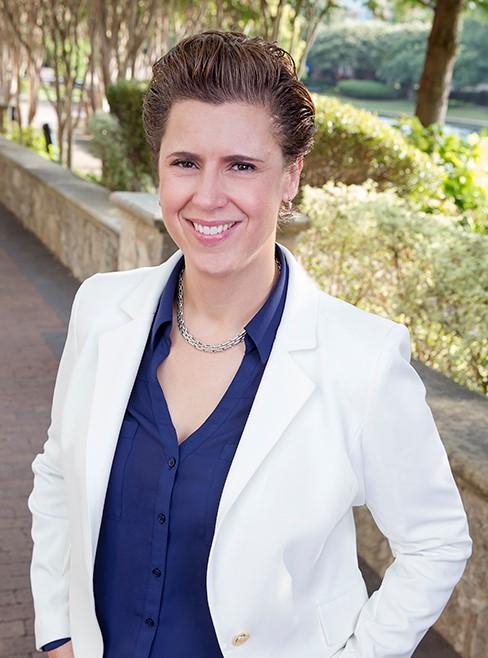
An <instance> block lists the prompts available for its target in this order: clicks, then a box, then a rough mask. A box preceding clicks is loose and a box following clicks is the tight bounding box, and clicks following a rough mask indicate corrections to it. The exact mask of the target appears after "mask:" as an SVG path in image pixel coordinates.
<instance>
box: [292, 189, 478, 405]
mask: <svg viewBox="0 0 488 658" xmlns="http://www.w3.org/2000/svg"><path fill="white" fill-rule="evenodd" d="M302 209H303V211H304V212H305V213H306V214H307V215H308V216H309V217H310V220H311V227H310V229H308V230H307V231H305V232H304V233H302V234H300V237H299V242H298V244H297V246H296V249H295V252H296V255H297V256H298V257H299V258H300V260H301V262H302V264H303V265H304V266H305V267H306V269H307V270H308V272H309V273H310V274H311V276H313V278H314V279H315V280H316V281H317V282H318V283H319V285H320V286H321V288H323V289H324V290H325V291H326V292H327V293H329V294H332V295H335V296H337V297H340V298H343V299H345V300H346V301H349V302H350V303H352V304H355V305H357V306H359V307H361V308H363V309H365V310H368V311H370V312H373V313H378V314H380V315H385V316H387V317H389V318H392V319H394V320H396V321H398V322H403V323H405V324H406V325H407V326H408V328H409V329H410V332H411V336H412V347H413V355H414V356H415V357H416V358H418V359H420V360H421V361H422V362H424V363H426V364H428V365H430V366H432V367H433V368H435V369H437V370H439V371H441V372H443V373H444V374H445V375H447V376H449V377H452V378H453V379H455V380H456V381H458V382H459V383H460V384H462V385H465V386H468V387H469V388H471V389H473V390H475V391H478V392H480V393H483V394H485V395H486V394H488V330H487V327H488V268H487V267H486V263H487V262H488V241H487V240H486V237H485V236H483V235H478V234H476V233H471V232H467V231H464V230H463V229H462V228H461V227H459V226H458V225H457V224H456V223H455V221H454V220H453V219H452V218H449V217H446V216H444V215H427V214H424V213H421V212H419V211H418V210H416V209H415V208H413V207H412V206H411V205H410V204H409V203H408V202H407V201H406V200H405V199H402V198H401V197H399V196H398V195H397V194H396V193H395V191H394V190H386V191H380V190H379V189H378V187H377V185H376V184H375V183H373V182H372V181H367V182H366V183H365V184H364V185H362V186H356V185H351V186H346V185H342V184H339V185H334V184H333V183H327V184H326V185H324V186H323V187H322V188H314V187H310V186H306V187H305V188H304V189H303V199H302Z"/></svg>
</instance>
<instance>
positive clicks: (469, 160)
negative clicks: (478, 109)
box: [398, 117, 488, 232]
mask: <svg viewBox="0 0 488 658" xmlns="http://www.w3.org/2000/svg"><path fill="white" fill-rule="evenodd" d="M398 126H399V128H400V129H401V130H402V132H403V134H404V135H405V136H406V138H407V139H408V141H409V142H410V143H411V144H413V145H414V146H415V147H416V148H418V149H420V150H421V151H423V152H424V153H427V154H428V155H429V156H431V158H432V159H433V161H434V162H435V163H436V164H437V165H439V166H440V167H442V168H443V169H444V171H445V172H446V177H445V178H444V183H443V189H444V193H445V195H446V196H447V197H450V198H452V199H453V201H454V203H455V204H456V206H457V208H458V209H459V210H460V211H461V212H462V213H463V217H462V220H461V221H462V224H463V225H466V226H470V227H471V228H473V229H474V230H476V231H479V232H488V191H487V190H486V189H485V187H483V186H481V185H480V184H479V183H478V182H477V180H476V166H477V163H478V162H479V160H480V155H481V151H480V140H481V138H480V136H479V135H477V134H476V133H473V134H471V135H469V137H468V138H467V139H463V138H462V137H460V136H459V135H458V134H455V133H448V132H447V131H446V130H445V128H444V127H443V126H441V125H440V124H432V125H431V126H428V127H426V128H424V126H423V125H422V124H421V123H420V121H419V120H418V118H417V117H403V118H402V119H400V121H399V123H398Z"/></svg>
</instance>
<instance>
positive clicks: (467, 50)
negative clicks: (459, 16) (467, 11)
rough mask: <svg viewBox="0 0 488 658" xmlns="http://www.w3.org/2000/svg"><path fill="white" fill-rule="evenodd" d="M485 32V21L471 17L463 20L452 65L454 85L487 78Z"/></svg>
mask: <svg viewBox="0 0 488 658" xmlns="http://www.w3.org/2000/svg"><path fill="white" fill-rule="evenodd" d="M487 33H488V23H487V22H481V21H478V20H474V19H472V18H467V19H465V20H464V22H463V26H462V32H461V38H460V44H459V48H458V53H457V57H456V63H455V65H454V75H453V85H454V87H456V88H461V87H467V86H469V85H473V86H475V85H477V84H479V83H480V82H486V81H487V80H488V39H487Z"/></svg>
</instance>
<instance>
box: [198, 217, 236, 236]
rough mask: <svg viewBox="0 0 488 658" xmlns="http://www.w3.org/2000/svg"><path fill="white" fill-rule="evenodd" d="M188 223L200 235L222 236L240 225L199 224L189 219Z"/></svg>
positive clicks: (232, 223) (233, 223) (224, 223)
mask: <svg viewBox="0 0 488 658" xmlns="http://www.w3.org/2000/svg"><path fill="white" fill-rule="evenodd" d="M186 221H187V222H189V223H190V224H191V225H192V226H193V228H194V230H195V231H196V232H197V233H199V234H200V235H220V234H221V233H226V232H227V231H228V230H230V229H231V228H232V227H233V226H235V224H238V223H239V222H223V223H220V224H212V225H208V224H200V223H199V222H195V221H193V220H191V219H187V220H186Z"/></svg>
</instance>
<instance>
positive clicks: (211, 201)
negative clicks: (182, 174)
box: [193, 166, 227, 211]
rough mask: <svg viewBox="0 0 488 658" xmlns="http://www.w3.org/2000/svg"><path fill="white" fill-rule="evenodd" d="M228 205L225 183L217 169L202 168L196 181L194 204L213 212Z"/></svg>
mask: <svg viewBox="0 0 488 658" xmlns="http://www.w3.org/2000/svg"><path fill="white" fill-rule="evenodd" d="M226 203H227V195H226V193H225V189H224V183H223V181H222V180H221V176H220V173H219V171H218V170H217V168H214V167H210V166H207V167H202V168H201V170H200V172H199V174H198V176H197V177H196V180H195V188H194V192H193V204H194V205H195V207H197V208H201V209H202V210H206V211H208V210H213V209H214V208H220V207H222V206H225V205H226Z"/></svg>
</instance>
